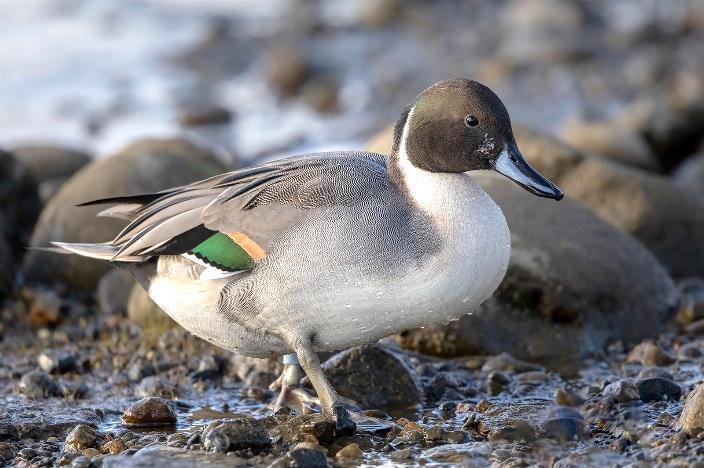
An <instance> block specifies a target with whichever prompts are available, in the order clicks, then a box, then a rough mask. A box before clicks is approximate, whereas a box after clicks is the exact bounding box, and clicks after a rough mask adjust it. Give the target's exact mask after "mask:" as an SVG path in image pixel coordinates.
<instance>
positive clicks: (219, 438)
mask: <svg viewBox="0 0 704 468" xmlns="http://www.w3.org/2000/svg"><path fill="white" fill-rule="evenodd" d="M201 437H202V440H203V446H204V447H205V448H206V450H210V451H213V452H221V453H226V452H229V451H232V450H240V449H248V448H254V449H261V448H265V447H268V446H269V445H271V439H270V438H269V432H268V431H267V430H266V427H264V424H262V422H261V421H258V420H256V419H254V418H252V417H249V416H242V417H239V418H233V419H223V420H221V421H216V422H213V423H210V424H209V425H208V426H207V427H206V428H205V429H204V430H203V435H202V436H201Z"/></svg>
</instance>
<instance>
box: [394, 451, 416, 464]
mask: <svg viewBox="0 0 704 468" xmlns="http://www.w3.org/2000/svg"><path fill="white" fill-rule="evenodd" d="M389 458H390V459H391V461H395V462H404V461H408V460H411V459H413V450H411V449H410V448H405V449H401V450H396V451H395V452H392V453H391V455H389Z"/></svg>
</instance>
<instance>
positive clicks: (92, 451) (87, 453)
mask: <svg viewBox="0 0 704 468" xmlns="http://www.w3.org/2000/svg"><path fill="white" fill-rule="evenodd" d="M83 455H84V456H86V457H90V458H93V457H96V456H98V455H100V452H99V451H98V449H94V448H92V447H91V448H87V449H85V450H84V451H83Z"/></svg>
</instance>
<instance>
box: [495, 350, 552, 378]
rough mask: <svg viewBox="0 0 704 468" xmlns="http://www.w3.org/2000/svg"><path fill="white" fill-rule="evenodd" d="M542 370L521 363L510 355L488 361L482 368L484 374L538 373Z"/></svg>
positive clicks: (498, 355)
mask: <svg viewBox="0 0 704 468" xmlns="http://www.w3.org/2000/svg"><path fill="white" fill-rule="evenodd" d="M540 369H542V368H541V367H540V366H536V365H535V364H531V363H528V362H524V361H521V360H519V359H516V358H515V357H513V356H511V355H510V354H508V353H501V354H497V355H496V356H492V357H490V358H489V359H487V360H486V362H485V363H484V365H483V366H482V372H494V371H503V372H513V373H516V374H520V373H522V372H530V371H537V370H540Z"/></svg>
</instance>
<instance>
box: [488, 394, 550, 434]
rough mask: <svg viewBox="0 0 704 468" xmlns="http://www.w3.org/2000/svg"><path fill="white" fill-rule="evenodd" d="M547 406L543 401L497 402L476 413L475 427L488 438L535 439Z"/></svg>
mask: <svg viewBox="0 0 704 468" xmlns="http://www.w3.org/2000/svg"><path fill="white" fill-rule="evenodd" d="M548 406H549V403H548V402H545V401H535V402H501V403H497V404H495V405H491V406H488V407H486V408H485V409H484V411H482V412H478V413H477V420H476V423H475V424H476V428H477V430H478V431H479V432H480V433H481V434H483V435H485V436H486V437H488V438H489V440H502V439H503V440H526V441H531V440H535V439H536V436H537V429H538V427H539V423H540V421H541V420H542V419H543V415H544V414H545V412H546V410H547V408H548ZM477 411H479V409H477Z"/></svg>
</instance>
